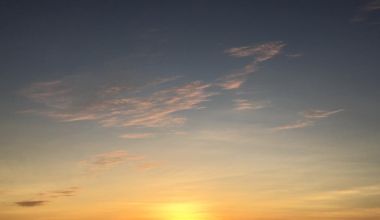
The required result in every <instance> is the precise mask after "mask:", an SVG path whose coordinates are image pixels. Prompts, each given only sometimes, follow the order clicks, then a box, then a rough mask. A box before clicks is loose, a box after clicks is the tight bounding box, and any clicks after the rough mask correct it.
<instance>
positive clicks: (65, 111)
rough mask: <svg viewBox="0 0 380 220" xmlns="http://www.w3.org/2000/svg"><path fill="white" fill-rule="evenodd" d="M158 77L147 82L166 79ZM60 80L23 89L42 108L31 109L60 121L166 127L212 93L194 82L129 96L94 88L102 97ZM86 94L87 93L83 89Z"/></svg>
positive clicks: (113, 89)
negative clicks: (182, 112)
mask: <svg viewBox="0 0 380 220" xmlns="http://www.w3.org/2000/svg"><path fill="white" fill-rule="evenodd" d="M170 80H173V79H162V80H160V81H156V82H153V83H151V84H157V83H163V82H168V81H170ZM68 84H69V83H67V82H62V81H52V82H41V83H35V84H32V85H31V86H30V87H29V88H27V89H25V90H24V91H23V94H24V95H25V96H26V97H28V98H29V99H31V100H33V101H35V102H37V103H42V104H43V107H42V109H35V110H33V111H29V112H34V113H37V114H41V115H45V116H48V117H50V118H54V119H56V120H60V121H64V122H73V121H96V122H98V123H99V124H100V125H102V126H104V127H133V126H138V127H167V126H174V125H181V124H183V123H184V122H185V121H186V118H185V117H183V116H182V117H181V116H178V115H177V113H179V112H181V111H185V110H191V109H197V108H199V107H200V104H201V103H203V102H205V101H208V98H209V97H210V96H212V95H214V93H210V92H208V91H207V89H208V88H209V87H210V86H211V85H210V84H206V83H203V82H201V81H194V82H191V83H187V84H184V85H182V86H177V87H172V88H167V89H161V90H158V91H155V92H152V93H151V94H148V95H146V94H143V95H136V94H134V93H132V94H133V96H131V95H129V94H128V93H127V94H124V93H120V91H122V90H123V88H122V87H120V86H116V87H115V86H111V87H108V88H103V89H102V90H101V91H98V93H95V94H99V93H102V94H103V96H100V98H98V97H90V98H89V97H86V99H84V98H83V100H81V95H82V94H77V93H78V89H77V88H71V87H70V85H68ZM87 93H90V92H87Z"/></svg>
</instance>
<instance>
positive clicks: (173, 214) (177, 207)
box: [158, 202, 211, 220]
mask: <svg viewBox="0 0 380 220" xmlns="http://www.w3.org/2000/svg"><path fill="white" fill-rule="evenodd" d="M158 212H159V213H158V215H159V216H160V219H161V220H211V217H210V214H209V213H208V212H207V210H206V209H205V207H204V206H203V205H201V204H198V203H193V202H183V203H167V204H163V205H160V206H159V207H158Z"/></svg>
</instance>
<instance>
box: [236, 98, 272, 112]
mask: <svg viewBox="0 0 380 220" xmlns="http://www.w3.org/2000/svg"><path fill="white" fill-rule="evenodd" d="M267 104H268V103H264V102H249V101H248V100H246V99H236V100H234V105H235V110H238V111H243V110H257V109H262V108H265V107H266V106H267Z"/></svg>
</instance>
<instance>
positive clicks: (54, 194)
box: [39, 186, 79, 198]
mask: <svg viewBox="0 0 380 220" xmlns="http://www.w3.org/2000/svg"><path fill="white" fill-rule="evenodd" d="M78 191H79V187H76V186H72V187H68V188H64V189H60V190H53V191H47V192H42V193H39V195H40V196H43V197H51V198H59V197H69V196H75V195H76V194H77V193H78Z"/></svg>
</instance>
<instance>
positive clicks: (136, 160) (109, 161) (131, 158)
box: [80, 150, 159, 173]
mask: <svg viewBox="0 0 380 220" xmlns="http://www.w3.org/2000/svg"><path fill="white" fill-rule="evenodd" d="M127 162H129V163H132V164H134V165H136V166H137V167H138V169H139V170H147V169H153V168H156V167H158V166H159V163H157V162H154V161H148V160H147V159H146V158H145V157H144V156H140V155H132V154H129V153H128V152H127V151H124V150H116V151H110V152H106V153H102V154H97V155H94V156H92V157H90V158H88V159H86V160H83V161H80V164H82V165H84V167H85V168H86V171H87V172H90V173H93V172H95V173H97V172H102V171H106V170H110V169H112V168H114V167H117V166H120V165H122V164H126V163H127Z"/></svg>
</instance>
